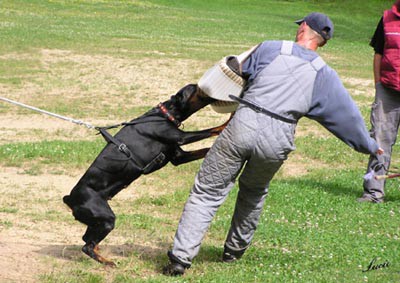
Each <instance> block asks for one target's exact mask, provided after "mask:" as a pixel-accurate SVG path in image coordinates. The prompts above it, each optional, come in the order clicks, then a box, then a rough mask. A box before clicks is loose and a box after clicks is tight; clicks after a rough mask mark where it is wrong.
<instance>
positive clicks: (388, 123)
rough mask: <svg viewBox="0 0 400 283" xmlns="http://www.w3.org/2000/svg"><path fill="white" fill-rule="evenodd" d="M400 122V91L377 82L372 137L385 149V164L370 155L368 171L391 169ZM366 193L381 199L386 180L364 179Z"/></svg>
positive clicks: (380, 171)
mask: <svg viewBox="0 0 400 283" xmlns="http://www.w3.org/2000/svg"><path fill="white" fill-rule="evenodd" d="M399 122H400V92H398V91H395V90H392V89H389V88H386V87H384V86H383V85H382V84H381V83H377V84H376V94H375V101H374V103H373V105H372V109H371V125H372V129H371V137H372V138H374V139H375V140H376V142H377V143H378V144H379V146H380V147H381V148H382V149H383V150H384V151H385V153H384V154H383V156H381V157H380V159H381V158H382V159H383V162H384V166H380V167H379V166H378V167H377V164H378V163H379V161H378V160H377V157H376V156H372V155H371V156H370V158H369V162H368V169H367V172H370V171H371V170H375V171H376V175H385V174H386V173H387V170H389V166H390V160H391V156H392V147H393V145H394V144H395V142H396V138H397V133H398V129H399ZM363 186H364V195H365V196H367V197H369V198H371V199H372V200H374V201H378V202H379V201H381V200H382V199H383V197H384V195H385V193H384V186H385V181H384V180H375V179H374V178H372V179H369V180H365V181H364V185H363Z"/></svg>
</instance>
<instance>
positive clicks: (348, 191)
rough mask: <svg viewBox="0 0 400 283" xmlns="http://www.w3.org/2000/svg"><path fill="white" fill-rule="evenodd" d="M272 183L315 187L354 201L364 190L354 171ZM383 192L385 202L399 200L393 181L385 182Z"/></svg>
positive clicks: (360, 178) (308, 188)
mask: <svg viewBox="0 0 400 283" xmlns="http://www.w3.org/2000/svg"><path fill="white" fill-rule="evenodd" d="M336 173H337V172H336ZM274 185H275V186H277V187H279V186H284V187H285V186H289V187H293V188H299V189H307V190H310V189H311V190H313V189H315V190H319V191H322V192H326V193H328V194H331V195H334V196H345V197H350V198H352V199H354V200H355V201H356V199H357V198H359V197H361V196H362V194H363V191H364V188H363V179H362V176H358V175H357V176H356V177H355V174H354V173H350V174H347V173H340V174H338V176H337V177H335V172H333V174H332V176H329V177H327V179H322V180H321V178H319V179H318V178H316V177H305V178H300V177H299V178H293V179H288V180H278V181H276V183H275V184H274ZM385 192H386V195H385V203H387V202H399V201H400V198H399V194H400V190H399V186H398V184H396V183H394V182H391V183H388V182H387V184H386V186H385Z"/></svg>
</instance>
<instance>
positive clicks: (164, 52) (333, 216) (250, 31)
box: [0, 0, 400, 283]
mask: <svg viewBox="0 0 400 283" xmlns="http://www.w3.org/2000/svg"><path fill="white" fill-rule="evenodd" d="M392 2H393V1H378V0H371V1H360V0H354V1H269V0H265V1H264V0H253V1H245V0H243V1H234V0H232V1H225V0H213V1H209V0H182V1H166V0H153V1H146V0H143V1H140V0H137V1H136V0H130V1H105V0H97V1H96V0H76V1H66V0H64V1H63V0H54V1H41V0H36V1H22V0H15V1H11V0H2V1H1V2H0V38H1V42H2V44H0V96H3V97H8V98H10V99H14V100H18V101H21V102H23V103H27V104H31V105H34V106H36V107H40V108H43V109H46V110H48V111H52V112H55V113H58V114H61V115H65V116H69V117H74V118H78V119H83V120H85V121H90V122H92V123H94V124H96V125H108V124H114V123H119V122H122V121H126V120H128V119H131V118H133V117H136V116H138V115H139V114H141V113H143V112H144V111H146V110H148V109H150V108H151V107H153V106H155V105H157V104H158V103H159V102H160V101H164V100H167V99H168V98H169V97H170V96H171V95H172V94H174V93H175V92H176V91H178V90H179V88H180V87H182V86H184V85H186V84H188V83H196V82H197V80H198V79H199V78H200V77H201V75H202V74H203V73H204V72H205V71H206V70H207V68H209V67H211V66H212V65H213V64H214V63H215V62H216V61H218V60H219V59H220V58H222V57H223V56H225V55H229V54H238V53H240V52H243V51H244V50H246V49H248V48H249V47H251V46H253V45H255V44H257V43H259V42H261V41H263V40H275V39H278V40H282V39H286V40H293V39H294V36H295V33H296V29H297V25H296V24H295V23H294V21H295V20H298V19H300V18H302V17H303V16H304V15H306V14H308V13H309V12H313V11H318V12H324V13H327V14H328V15H329V16H330V17H331V19H332V20H333V22H334V24H335V34H334V39H332V40H331V41H330V42H329V43H328V45H327V46H325V47H323V48H322V49H321V50H320V52H319V53H320V54H321V56H322V57H323V58H324V59H325V61H326V62H327V63H328V64H329V65H330V66H332V67H333V68H334V69H335V70H336V71H337V72H338V74H339V76H340V77H341V78H342V80H343V83H344V85H345V86H346V87H347V89H348V90H349V92H350V94H351V95H352V96H353V98H354V100H355V101H356V103H357V105H358V106H359V107H360V110H361V113H362V114H363V116H364V118H365V121H366V124H367V127H369V126H370V124H369V111H370V105H371V103H372V102H373V96H374V86H373V80H372V58H373V50H372V49H371V47H370V46H369V45H368V44H369V40H370V38H371V36H372V34H373V32H374V30H375V27H376V25H377V23H378V21H379V19H380V17H381V15H382V12H383V10H384V9H387V8H389V7H390V6H391V4H392ZM227 118H228V117H227V115H222V114H217V113H215V112H213V111H212V110H211V109H210V108H206V109H204V110H202V111H200V113H198V114H196V115H194V116H193V117H191V118H190V119H189V120H188V121H187V122H186V123H185V130H197V129H203V128H207V127H211V126H214V125H217V124H219V123H222V122H223V121H224V120H226V119H227ZM55 119H56V118H50V117H43V115H41V114H37V113H32V112H31V111H29V110H25V109H22V108H18V107H16V106H13V105H10V104H7V103H3V102H0V171H2V172H3V175H1V176H2V177H3V178H4V182H3V183H0V184H2V187H1V188H0V194H1V197H0V253H2V249H3V251H6V250H9V248H8V246H7V245H8V243H9V242H12V241H9V240H8V239H9V237H10V235H13V231H17V232H15V233H14V235H15V239H16V240H15V241H16V242H18V239H19V236H20V234H21V233H24V231H26V233H27V234H29V235H31V234H30V233H32V235H34V237H33V238H32V239H31V241H32V242H31V244H32V245H33V243H34V242H40V243H41V245H42V246H41V249H40V250H41V252H39V253H38V254H39V255H38V256H37V258H36V259H35V260H36V261H35V262H37V265H38V267H39V266H40V268H38V269H37V270H38V271H36V272H35V271H34V269H35V268H34V267H35V266H32V268H30V269H31V274H30V276H29V277H33V278H34V279H33V280H34V282H93V283H94V282H115V283H117V282H118V283H122V282H400V227H399V226H400V225H399V224H400V190H399V185H400V183H399V180H398V179H391V180H388V181H387V186H386V194H387V195H386V202H385V203H383V204H379V205H374V204H368V203H367V204H364V203H363V204H360V203H357V202H356V199H357V198H358V197H359V196H361V194H362V180H363V179H362V178H363V175H364V173H365V169H366V165H367V161H368V156H367V155H362V154H360V153H357V152H355V151H354V150H352V149H351V148H349V147H348V146H346V145H345V144H344V143H343V142H341V141H339V140H337V139H336V138H335V137H334V136H333V135H332V134H331V133H329V132H328V131H326V130H325V129H323V128H322V127H321V126H319V125H318V124H317V123H316V122H314V121H310V120H307V119H306V118H304V119H302V120H301V121H300V123H299V126H298V129H297V132H296V136H297V137H296V146H297V150H296V151H295V152H294V153H293V154H292V155H291V156H290V157H289V160H288V161H287V163H286V164H285V165H284V166H283V168H282V169H281V170H280V171H279V172H278V174H277V176H276V178H275V179H274V180H273V182H272V183H271V186H270V194H269V196H268V199H267V201H266V203H265V210H264V213H263V215H262V217H261V220H260V224H259V226H258V229H257V232H256V235H255V237H254V240H253V243H252V245H251V246H250V248H249V249H248V251H247V252H246V254H245V255H244V257H243V258H242V259H241V260H240V261H238V262H235V263H233V264H225V263H222V262H221V255H222V251H223V243H224V240H225V237H226V234H227V231H228V229H229V226H230V220H231V217H232V213H233V209H234V204H235V199H236V195H237V189H238V188H237V186H235V188H234V189H233V190H232V192H231V194H230V195H229V197H228V199H227V201H226V202H225V203H224V204H223V205H222V206H221V208H220V210H219V211H218V213H217V215H216V217H215V219H214V221H213V222H212V225H211V227H210V229H209V231H208V233H207V235H206V237H205V239H204V241H203V244H202V248H201V250H200V253H199V255H198V257H197V258H196V259H195V260H194V262H193V266H192V268H191V269H189V270H188V271H187V273H186V274H185V275H184V276H183V277H182V278H169V277H165V276H163V275H162V274H161V270H162V267H163V266H164V265H165V264H166V263H167V262H168V259H167V255H166V252H167V250H168V249H169V248H170V247H171V244H172V241H173V236H174V233H175V229H176V227H177V225H178V221H179V217H180V214H181V211H182V208H183V205H184V203H185V201H186V199H187V197H188V194H189V191H190V188H191V186H192V184H193V180H194V176H195V174H196V172H197V171H198V169H199V166H200V164H201V161H196V162H192V163H190V164H186V165H182V166H179V167H174V166H172V165H168V166H166V167H165V168H163V169H161V170H159V171H157V172H155V173H153V174H151V175H148V176H143V177H142V178H141V179H139V180H138V181H137V182H134V183H133V184H132V185H131V186H129V187H128V188H127V189H126V190H124V191H123V192H121V194H120V195H117V196H116V197H115V198H114V199H113V200H112V201H111V202H110V205H111V207H112V208H113V210H114V211H115V213H116V215H117V223H116V228H115V230H114V231H113V232H112V233H111V234H110V235H109V236H108V237H107V239H106V240H105V241H104V242H103V243H102V245H101V246H102V247H103V249H104V250H105V253H106V255H107V256H108V257H110V258H111V259H113V260H115V262H116V263H117V267H116V268H113V269H111V268H106V267H104V266H101V265H100V264H98V263H96V262H94V261H93V260H91V259H89V258H87V257H86V256H85V255H83V254H82V253H81V252H80V246H81V245H82V244H83V242H82V241H81V240H80V239H79V237H81V235H82V234H83V232H84V227H83V226H82V225H81V224H79V223H78V222H76V221H75V220H74V219H73V216H72V215H71V214H70V212H69V211H68V210H67V209H66V208H65V206H64V204H63V203H62V197H63V195H64V194H66V193H68V192H69V190H70V189H71V188H72V187H71V188H69V187H64V185H65V184H63V183H62V180H66V179H68V180H69V179H71V178H72V179H73V180H76V181H77V180H78V179H79V177H80V176H81V175H82V174H83V173H84V172H85V170H86V168H87V167H88V166H89V165H90V164H91V162H92V161H93V160H94V158H95V157H96V156H97V154H98V153H99V152H100V150H101V149H102V147H103V146H104V140H102V138H101V137H100V136H96V135H95V133H93V131H91V130H89V129H85V128H82V127H79V126H69V125H68V126H66V124H68V122H65V121H60V120H56V121H55ZM349 122H350V121H349ZM211 143H212V141H207V142H204V143H200V145H193V147H194V148H198V147H201V146H210V145H211ZM399 153H400V148H399V145H398V144H396V145H395V146H394V155H393V160H392V169H393V171H396V170H399V169H398V167H399V166H400V165H399V162H400V155H399ZM15 170H16V171H18V174H15V175H11V176H12V177H11V180H8V178H7V174H8V173H7V174H6V173H4V172H14V171H15ZM2 172H0V174H1V173H2ZM10 174H11V173H10ZM57 178H59V179H60V183H59V184H58V185H57V184H56V185H54V186H53V187H48V186H47V185H46V182H47V181H46V180H50V179H51V180H57ZM31 180H41V181H40V182H42V184H43V185H42V187H40V186H37V185H34V184H33V183H32V181H31ZM7 182H8V183H7ZM19 182H21V183H19ZM56 183H57V182H56ZM6 184H14V185H16V187H15V189H10V188H5V185H6ZM19 185H20V187H19ZM22 188H24V191H23V192H22ZM49 188H50V189H49ZM30 190H35V193H33V191H30ZM38 191H42V194H41V195H37V194H38V193H37V192H38ZM31 192H32V195H31ZM39 227H40V229H39ZM42 229H43V230H44V231H45V232H44V231H43V230H42ZM6 237H7V238H6ZM47 242H48V244H47ZM24 243H25V242H24ZM55 249H56V250H57V253H56V252H46V251H49V250H52V251H54V250H55ZM21 258H22V259H21ZM23 258H24V254H23V252H22V256H19V257H18V258H17V259H16V260H19V261H18V262H19V263H20V264H21V262H22V265H21V266H23V264H24V261H23V260H25V263H26V265H29V262H30V259H29V258H26V259H23ZM371 262H372V263H373V265H374V266H377V267H381V268H379V269H375V270H371V271H368V272H363V271H364V270H366V269H368V266H369V265H370V264H371ZM0 267H1V265H0ZM10 268H15V266H12V267H10ZM6 271H7V270H2V271H0V282H10V281H9V280H11V279H7V278H9V277H5V275H4V274H6ZM2 274H3V276H4V277H2ZM10 276H12V275H10ZM10 278H11V277H10ZM13 280H14V281H15V282H24V277H21V278H20V280H18V279H15V278H14V279H13ZM14 281H11V282H14Z"/></svg>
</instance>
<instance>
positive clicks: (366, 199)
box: [357, 195, 383, 203]
mask: <svg viewBox="0 0 400 283" xmlns="http://www.w3.org/2000/svg"><path fill="white" fill-rule="evenodd" d="M357 201H358V202H370V203H383V198H381V199H376V198H374V197H371V196H369V195H363V196H362V197H360V198H358V199H357Z"/></svg>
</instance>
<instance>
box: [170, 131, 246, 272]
mask: <svg viewBox="0 0 400 283" xmlns="http://www.w3.org/2000/svg"><path fill="white" fill-rule="evenodd" d="M239 151H240V150H239V149H237V148H236V147H235V146H234V145H232V143H231V142H230V141H229V140H228V139H226V138H224V137H223V136H221V137H220V138H218V139H217V140H216V142H215V144H214V145H213V146H212V148H211V149H210V151H209V153H208V154H207V156H206V158H205V159H204V161H203V163H202V165H201V168H200V170H199V172H198V174H197V175H196V178H195V183H194V185H193V188H192V190H191V193H190V196H189V198H188V200H187V202H186V204H185V207H184V210H183V213H182V216H181V219H180V222H179V225H178V229H177V231H176V234H175V238H174V245H173V248H172V250H171V251H170V252H169V253H168V256H169V258H170V261H171V264H170V265H169V266H167V267H166V268H165V269H164V274H168V275H180V274H179V273H178V274H176V273H174V266H173V265H174V264H175V263H178V264H180V265H182V266H183V267H185V268H189V267H190V265H191V262H192V260H193V258H194V257H195V256H196V255H197V253H198V252H199V249H200V244H201V241H202V239H203V237H204V235H205V233H206V231H207V229H208V227H209V224H210V223H211V221H212V219H213V217H214V215H215V213H216V211H217V209H218V208H219V206H220V205H221V204H222V203H223V202H224V200H225V198H226V196H227V195H228V193H229V191H230V190H231V189H232V187H233V185H234V181H235V179H236V177H237V175H238V173H239V171H240V170H241V168H242V166H243V163H244V157H242V154H241V153H240V152H239Z"/></svg>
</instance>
